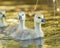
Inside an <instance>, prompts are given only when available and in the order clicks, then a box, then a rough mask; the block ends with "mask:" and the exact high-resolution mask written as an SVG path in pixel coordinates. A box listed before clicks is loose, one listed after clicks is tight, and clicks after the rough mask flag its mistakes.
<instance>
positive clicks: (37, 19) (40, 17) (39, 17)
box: [34, 14, 45, 23]
mask: <svg viewBox="0 0 60 48" xmlns="http://www.w3.org/2000/svg"><path fill="white" fill-rule="evenodd" d="M34 21H35V22H36V23H41V22H45V19H44V16H43V15H42V14H35V17H34Z"/></svg>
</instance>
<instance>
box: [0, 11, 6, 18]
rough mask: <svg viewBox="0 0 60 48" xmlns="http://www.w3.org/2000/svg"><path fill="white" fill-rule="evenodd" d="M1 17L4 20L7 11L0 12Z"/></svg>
mask: <svg viewBox="0 0 60 48" xmlns="http://www.w3.org/2000/svg"><path fill="white" fill-rule="evenodd" d="M0 15H1V16H0V17H2V18H5V17H6V16H5V11H4V10H2V11H0Z"/></svg>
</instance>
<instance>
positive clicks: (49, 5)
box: [0, 0, 60, 48]
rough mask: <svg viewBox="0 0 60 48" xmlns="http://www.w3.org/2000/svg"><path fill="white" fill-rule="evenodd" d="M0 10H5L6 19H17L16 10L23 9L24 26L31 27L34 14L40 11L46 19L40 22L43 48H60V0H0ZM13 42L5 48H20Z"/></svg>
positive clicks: (32, 26)
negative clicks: (24, 14) (25, 17)
mask: <svg viewBox="0 0 60 48" xmlns="http://www.w3.org/2000/svg"><path fill="white" fill-rule="evenodd" d="M0 10H5V11H6V20H7V19H10V18H12V19H18V12H19V11H21V10H23V11H25V12H26V15H27V19H26V26H27V27H29V28H32V29H34V25H33V24H34V23H33V17H34V14H36V13H42V14H43V15H44V17H45V19H46V22H44V23H42V29H43V31H44V34H45V38H44V40H45V44H44V48H60V0H0ZM14 43H15V42H14ZM14 43H13V42H10V43H9V45H7V46H6V48H13V47H14V48H20V47H19V46H12V45H13V44H14ZM15 44H16V43H15ZM31 48H32V47H31ZM34 48H35V47H34Z"/></svg>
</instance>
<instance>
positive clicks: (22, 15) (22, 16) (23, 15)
mask: <svg viewBox="0 0 60 48" xmlns="http://www.w3.org/2000/svg"><path fill="white" fill-rule="evenodd" d="M19 20H22V21H24V20H25V12H23V11H21V12H19Z"/></svg>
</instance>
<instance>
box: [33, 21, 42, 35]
mask: <svg viewBox="0 0 60 48" xmlns="http://www.w3.org/2000/svg"><path fill="white" fill-rule="evenodd" d="M34 26H35V31H36V33H38V34H39V33H40V32H41V31H42V29H41V23H36V22H34Z"/></svg>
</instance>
